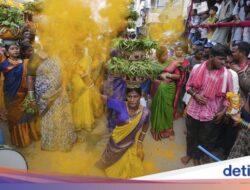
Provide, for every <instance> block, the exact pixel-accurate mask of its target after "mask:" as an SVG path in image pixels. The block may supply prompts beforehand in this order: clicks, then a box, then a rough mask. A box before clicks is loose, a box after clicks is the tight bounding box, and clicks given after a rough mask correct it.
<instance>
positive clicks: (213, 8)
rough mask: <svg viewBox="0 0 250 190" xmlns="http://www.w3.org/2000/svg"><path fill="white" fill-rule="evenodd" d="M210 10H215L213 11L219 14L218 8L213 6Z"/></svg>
mask: <svg viewBox="0 0 250 190" xmlns="http://www.w3.org/2000/svg"><path fill="white" fill-rule="evenodd" d="M210 10H213V11H215V12H217V11H218V7H216V6H212V7H211V8H210Z"/></svg>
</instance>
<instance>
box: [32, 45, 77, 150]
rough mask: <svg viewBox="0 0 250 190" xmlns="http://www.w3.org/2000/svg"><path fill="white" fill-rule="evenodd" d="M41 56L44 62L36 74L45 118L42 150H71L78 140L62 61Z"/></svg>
mask: <svg viewBox="0 0 250 190" xmlns="http://www.w3.org/2000/svg"><path fill="white" fill-rule="evenodd" d="M38 53H39V54H40V57H41V61H42V62H41V64H40V65H39V67H38V69H37V71H36V81H35V93H36V100H37V105H38V110H39V113H40V117H41V121H40V125H41V136H42V139H41V149H42V150H48V151H57V150H59V151H69V150H70V149H71V147H72V145H73V144H74V143H75V142H76V140H77V137H76V133H75V129H74V124H73V118H72V112H71V105H70V102H69V98H68V95H67V93H66V90H65V88H64V87H63V85H62V72H61V69H60V65H59V60H57V59H56V58H48V57H47V55H46V54H45V53H44V52H43V51H41V50H39V51H38Z"/></svg>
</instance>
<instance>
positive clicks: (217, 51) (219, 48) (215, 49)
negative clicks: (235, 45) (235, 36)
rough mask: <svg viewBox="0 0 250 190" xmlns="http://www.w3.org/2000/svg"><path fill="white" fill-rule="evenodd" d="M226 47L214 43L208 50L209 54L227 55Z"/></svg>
mask: <svg viewBox="0 0 250 190" xmlns="http://www.w3.org/2000/svg"><path fill="white" fill-rule="evenodd" d="M228 49H229V48H227V47H225V46H224V45H221V44H216V45H215V46H214V47H212V49H211V51H210V55H211V56H222V57H226V56H227V55H228Z"/></svg>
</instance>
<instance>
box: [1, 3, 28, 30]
mask: <svg viewBox="0 0 250 190" xmlns="http://www.w3.org/2000/svg"><path fill="white" fill-rule="evenodd" d="M23 24H24V17H23V12H22V11H21V10H19V9H18V8H16V7H6V6H0V26H1V27H8V28H10V30H11V31H12V32H14V33H15V31H16V30H17V29H19V28H20V27H21V26H22V25H23Z"/></svg>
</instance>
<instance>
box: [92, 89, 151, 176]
mask: <svg viewBox="0 0 250 190" xmlns="http://www.w3.org/2000/svg"><path fill="white" fill-rule="evenodd" d="M126 98H127V102H124V101H118V100H115V99H110V98H107V97H104V99H105V100H106V102H107V107H108V108H110V109H113V110H115V111H116V112H117V118H116V119H117V122H116V123H117V125H116V127H115V129H114V130H113V132H112V135H111V137H110V139H109V142H108V145H107V147H106V149H105V151H104V153H103V155H102V158H101V160H100V161H99V162H97V166H98V167H99V168H101V169H104V170H105V173H106V175H107V176H108V177H113V178H133V177H137V176H142V175H143V174H144V172H143V166H142V160H143V157H144V153H143V140H144V137H145V135H146V132H147V130H148V126H149V114H150V112H149V110H148V109H147V108H145V107H143V106H141V105H140V98H141V89H140V88H128V89H127V96H126Z"/></svg>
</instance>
